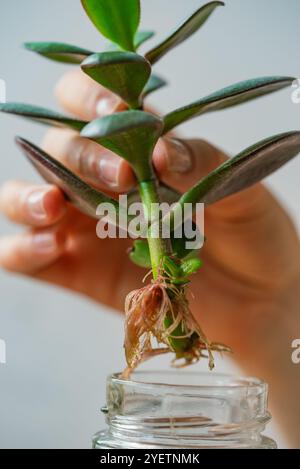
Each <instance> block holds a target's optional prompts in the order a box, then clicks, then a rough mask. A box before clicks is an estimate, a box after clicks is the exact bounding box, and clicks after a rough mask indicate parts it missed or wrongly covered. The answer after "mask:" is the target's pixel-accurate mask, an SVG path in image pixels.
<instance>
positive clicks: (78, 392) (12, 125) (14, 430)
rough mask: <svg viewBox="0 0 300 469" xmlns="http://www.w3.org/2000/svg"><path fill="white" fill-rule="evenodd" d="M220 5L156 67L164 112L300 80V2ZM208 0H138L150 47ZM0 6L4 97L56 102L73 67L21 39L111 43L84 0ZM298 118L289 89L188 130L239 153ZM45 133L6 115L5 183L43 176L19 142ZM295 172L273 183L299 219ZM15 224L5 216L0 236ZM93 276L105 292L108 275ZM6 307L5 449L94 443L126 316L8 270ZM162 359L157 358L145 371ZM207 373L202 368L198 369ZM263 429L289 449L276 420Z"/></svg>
mask: <svg viewBox="0 0 300 469" xmlns="http://www.w3.org/2000/svg"><path fill="white" fill-rule="evenodd" d="M225 1H226V8H220V9H217V10H216V12H215V13H214V14H213V15H212V17H211V19H210V20H209V21H208V23H207V24H206V25H205V26H204V27H203V29H201V31H200V32H199V33H198V34H197V35H195V36H193V37H192V38H191V39H190V40H189V41H188V42H186V43H184V44H183V45H181V46H180V47H179V48H178V49H176V50H174V51H172V52H171V53H169V54H168V55H167V56H165V57H164V58H163V59H162V60H161V61H160V62H159V63H158V65H157V69H158V71H159V73H160V74H161V75H163V76H165V77H166V78H168V80H169V82H170V86H169V87H168V88H166V89H164V90H162V91H159V92H158V93H157V94H155V96H153V98H152V103H153V105H156V106H157V108H158V109H160V110H162V111H169V110H172V109H173V108H176V107H178V106H180V105H183V104H187V103H189V102H191V101H193V100H195V99H197V98H199V97H202V96H204V95H206V94H208V93H210V92H212V91H215V90H217V89H219V88H222V87H224V86H226V85H229V84H231V83H234V82H237V81H240V80H244V79H247V78H253V77H256V76H263V75H290V76H296V77H298V76H300V69H299V67H300V64H299V60H296V59H299V41H300V32H299V18H300V2H299V0H289V1H288V2H287V1H285V0H251V1H249V0H248V1H247V0H243V1H241V0H225ZM202 3H204V2H202V1H200V0H185V1H182V0H172V2H170V1H168V0H151V2H150V1H149V0H148V1H147V0H142V7H143V9H142V12H143V16H142V28H143V29H154V30H156V31H157V37H156V38H155V39H153V40H152V44H154V42H155V41H157V40H158V39H160V38H163V36H164V35H165V34H167V33H168V32H169V31H170V30H172V28H174V27H175V26H176V25H177V23H178V22H180V21H181V20H182V19H184V18H185V17H186V16H187V15H188V14H189V13H191V12H192V11H193V10H194V9H196V8H198V7H199V5H201V4H202ZM0 12H1V30H0V38H1V40H0V58H1V61H0V64H1V65H0V79H4V80H5V81H6V84H7V100H8V101H24V102H29V103H35V104H39V105H42V106H45V107H48V106H49V107H55V106H56V103H55V101H54V98H53V93H52V91H53V85H54V84H55V82H56V81H57V80H58V79H59V77H60V76H61V74H62V73H64V71H66V70H67V69H68V67H67V66H65V65H59V64H55V63H53V62H50V61H47V60H45V59H42V58H39V57H38V56H36V55H35V54H32V53H30V52H26V51H25V50H24V49H22V47H21V44H22V43H23V42H26V41H39V40H41V41H47V40H51V41H61V42H68V43H70V44H75V45H79V46H82V47H86V48H88V49H91V50H99V51H100V50H102V49H103V46H104V44H105V41H104V40H103V39H102V37H100V36H99V34H98V32H97V30H96V29H95V28H94V26H93V25H92V24H90V22H89V20H88V18H87V16H86V15H85V14H84V12H83V10H82V8H81V5H80V1H79V0H76V1H74V0H52V1H51V2H48V1H46V0H23V1H22V2H21V1H20V0H10V1H9V2H4V1H3V0H1V1H0ZM149 44H150V43H149ZM150 45H151V44H150ZM147 47H149V46H148V45H147ZM299 117H300V104H298V105H296V104H293V103H292V101H291V90H289V89H288V90H285V91H282V92H280V93H277V94H274V95H271V96H269V97H265V98H263V99H261V100H259V101H255V102H252V103H249V104H246V105H243V106H241V107H238V108H234V109H233V110H228V111H224V112H219V113H216V114H211V115H208V116H204V117H201V118H198V119H196V120H194V121H192V122H190V123H188V124H185V125H184V126H182V127H181V132H182V135H186V136H197V137H203V138H205V139H209V140H211V141H212V142H214V143H215V144H216V145H218V146H220V147H222V148H224V149H225V150H226V151H227V152H229V153H230V154H234V153H236V152H238V151H240V150H241V149H243V148H246V147H247V146H248V145H250V144H252V143H254V142H256V141H258V140H260V139H262V138H264V137H267V136H270V135H273V134H276V133H280V132H283V131H287V130H295V129H299V125H300V123H299V122H300V119H299ZM44 131H45V129H44V128H43V127H42V126H38V125H34V124H31V123H28V122H26V121H23V120H19V119H17V118H12V117H9V116H2V115H0V135H1V138H0V142H1V146H0V153H1V158H0V180H1V181H0V182H1V183H2V182H3V181H5V180H6V179H9V178H20V179H28V180H38V177H37V175H36V174H35V173H34V172H33V170H32V169H31V167H30V165H29V164H28V163H27V162H26V161H25V159H24V158H23V157H22V156H21V155H20V153H19V151H18V150H17V149H16V147H15V146H14V143H13V138H14V136H15V135H16V134H18V135H22V136H25V137H28V138H29V139H31V140H32V141H33V142H36V143H38V142H39V141H40V139H41V137H42V135H43V133H44ZM299 172H300V159H299V158H298V159H297V160H295V161H292V162H291V163H290V164H288V165H287V166H286V167H285V168H284V169H282V170H281V171H280V172H278V173H276V174H274V175H273V176H271V177H270V178H269V179H268V181H267V183H268V185H269V186H270V187H271V189H272V190H274V191H275V192H276V194H277V195H278V197H279V198H280V199H281V201H282V202H283V204H284V205H285V206H286V207H287V208H288V210H289V211H290V213H291V214H292V216H293V217H294V220H295V222H296V223H297V225H298V226H300V211H299V196H300V185H299ZM16 229H18V228H16V227H12V226H11V225H9V224H8V223H7V222H6V221H5V220H3V219H1V220H0V234H1V235H3V234H5V233H9V232H12V231H13V230H16ZM141 276H142V271H141ZM97 281H98V282H99V288H101V278H99V279H98V280H97ZM0 302H1V308H0V339H4V340H5V341H6V346H7V363H6V365H1V364H0V447H1V448H89V447H90V444H91V436H92V435H93V433H95V432H96V431H98V430H100V429H102V428H103V427H104V419H103V417H102V416H101V414H100V408H101V406H102V405H103V404H104V402H105V379H106V376H107V375H108V374H109V373H111V372H114V371H119V370H120V369H121V368H122V367H123V366H124V359H123V350H122V341H123V322H122V317H121V316H119V315H118V314H117V313H116V312H114V311H109V310H108V309H107V308H102V307H101V306H99V305H97V304H93V303H91V302H89V301H87V300H86V299H84V298H82V297H80V296H76V295H73V294H70V293H69V292H67V291H63V290H60V289H57V288H53V287H50V286H48V285H43V284H37V283H34V282H33V281H31V280H28V279H24V278H21V277H16V276H13V275H9V274H7V273H2V272H1V273H0ZM167 362H168V360H167V359H159V360H158V361H156V362H155V363H152V364H151V365H150V367H154V366H157V367H163V366H166V364H167ZM217 366H218V370H219V371H230V372H237V370H236V369H235V368H234V366H233V365H232V364H231V363H230V362H229V360H227V359H226V360H225V359H218V363H217ZM148 367H149V365H148ZM205 368H206V363H204V364H199V365H197V368H196V369H199V370H200V369H205ZM267 433H268V435H270V436H272V437H274V438H275V439H276V440H277V442H278V443H279V446H280V447H285V445H286V443H285V441H284V439H283V437H282V435H281V434H280V431H279V429H278V428H277V426H276V422H274V421H273V422H272V424H271V425H270V426H269V427H268V432H267Z"/></svg>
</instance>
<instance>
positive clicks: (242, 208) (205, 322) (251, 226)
mask: <svg viewBox="0 0 300 469" xmlns="http://www.w3.org/2000/svg"><path fill="white" fill-rule="evenodd" d="M56 94H57V97H58V99H59V101H60V104H61V105H62V106H63V107H64V108H65V109H66V110H67V111H68V112H71V113H72V114H74V115H75V116H77V117H79V118H82V119H86V120H91V119H93V118H95V117H96V116H97V115H99V114H107V113H111V112H114V111H117V110H121V109H122V108H124V106H123V104H122V103H121V102H120V101H119V100H118V99H117V98H116V97H114V96H113V95H112V94H110V93H109V92H108V91H106V90H104V89H103V88H101V87H100V86H98V85H97V84H96V83H95V82H93V81H91V80H90V79H89V78H88V77H86V76H85V75H83V74H82V73H81V72H77V71H76V72H71V73H68V74H67V75H66V76H65V77H64V78H63V79H62V80H61V81H60V82H59V84H58V86H57V88H56ZM44 149H45V150H46V151H47V152H48V153H50V154H51V155H53V156H54V157H56V158H57V159H59V160H60V161H62V162H63V163H64V164H65V165H66V166H68V167H69V168H70V169H72V170H73V171H74V172H76V173H78V174H79V175H80V176H81V177H83V178H85V179H86V180H87V181H89V182H90V183H93V184H94V185H95V186H97V187H99V188H101V189H102V190H104V191H106V192H108V193H120V192H125V191H128V190H129V189H130V188H131V187H133V185H134V183H135V179H134V175H133V173H132V170H131V168H130V167H129V165H128V164H127V162H125V161H124V160H121V159H120V158H119V157H118V156H116V155H114V154H112V153H111V152H109V151H107V150H106V149H104V148H102V147H100V146H99V145H97V144H96V143H93V142H89V141H86V140H85V139H82V138H80V137H79V136H78V135H77V134H76V133H74V132H72V131H65V130H51V131H50V132H48V134H47V135H46V138H45V141H44ZM225 159H226V156H225V155H224V154H223V152H222V151H220V150H218V149H216V148H215V147H213V146H211V145H210V144H209V143H207V142H205V141H203V140H186V141H184V143H182V141H180V140H176V139H173V138H165V139H162V140H160V141H159V143H158V145H157V146H156V149H155V152H154V156H153V163H154V167H155V169H156V171H157V173H158V174H159V177H160V178H161V179H162V180H163V181H164V182H166V183H167V184H169V185H171V186H172V187H174V188H175V189H177V190H179V191H185V190H187V189H188V188H189V187H191V185H193V184H195V183H196V181H198V180H199V179H200V178H201V177H203V176H204V175H206V174H207V173H208V172H210V171H211V170H213V169H214V168H215V167H217V166H218V165H219V164H221V163H222V162H223V161H224V160H225ZM0 209H1V211H2V212H3V213H4V214H5V215H6V216H7V217H8V218H10V219H11V220H12V221H14V222H17V223H21V224H24V225H26V226H28V227H29V228H28V229H27V231H26V232H25V233H24V234H21V235H16V236H10V237H6V238H3V239H2V240H1V242H0V264H1V265H2V266H3V267H4V268H5V269H7V270H10V271H13V272H19V273H22V274H27V275H30V276H32V277H34V278H37V279H41V280H45V281H48V282H51V283H55V284H57V285H60V286H63V287H66V288H69V289H71V290H73V291H76V292H79V293H82V294H85V295H87V296H88V297H89V298H92V299H93V300H96V301H98V302H101V303H104V304H106V305H108V306H111V307H114V308H116V309H119V310H123V305H124V298H125V296H126V294H127V293H128V292H130V291H131V290H133V289H135V288H139V287H140V286H141V280H142V278H143V276H144V271H143V270H141V269H140V268H138V267H136V266H134V265H133V264H132V263H131V262H130V261H129V259H128V255H127V249H128V247H129V246H130V245H131V243H132V241H131V240H118V239H107V240H99V239H98V238H97V237H96V232H95V231H96V222H95V220H92V219H90V218H88V217H86V216H84V215H82V214H81V213H79V212H78V211H77V210H76V209H74V208H73V207H71V206H69V205H68V204H67V203H66V201H65V200H64V198H63V195H62V193H61V192H60V190H59V189H57V188H56V187H53V186H50V185H46V184H45V185H39V186H35V185H32V184H29V183H24V182H16V181H15V182H8V183H6V184H5V186H4V187H3V188H2V190H1V194H0ZM205 217H206V218H205V235H206V238H207V242H206V244H205V246H204V248H203V250H202V251H201V258H202V259H203V262H204V266H203V267H202V268H201V270H200V272H199V273H198V274H197V275H195V276H194V277H193V282H192V291H193V292H194V295H195V298H194V299H193V298H191V307H192V311H193V314H194V315H195V317H196V318H197V319H198V320H199V322H200V323H201V326H202V328H203V329H204V331H205V332H206V334H207V336H208V337H209V338H210V339H211V340H213V341H220V342H223V343H226V344H227V345H229V346H231V347H232V348H233V350H234V352H235V354H234V356H235V357H236V359H237V360H238V361H239V363H240V364H241V365H243V366H245V367H247V368H248V369H251V371H252V370H253V371H255V370H264V367H263V363H264V361H263V360H264V358H263V356H262V357H261V362H259V360H260V353H261V351H262V350H264V344H265V339H266V335H264V334H267V333H268V345H267V346H266V347H269V350H270V352H268V354H269V355H270V356H271V355H272V354H273V352H274V350H275V348H278V349H280V347H279V344H276V342H274V341H275V340H276V339H275V338H276V337H277V334H278V333H279V330H281V329H280V328H281V327H282V321H283V320H284V321H288V318H284V311H282V307H280V305H282V304H283V305H284V304H285V303H284V302H285V299H286V298H289V299H291V298H293V297H296V298H298V296H297V295H298V288H299V278H300V274H299V265H300V262H299V260H300V249H299V239H298V236H297V233H296V231H295V228H294V226H293V224H292V222H291V220H290V219H289V216H288V215H287V213H286V212H285V211H284V209H283V208H282V207H281V206H280V204H279V203H278V202H277V201H276V199H275V198H274V197H273V196H272V194H271V193H270V192H269V191H268V190H267V189H266V188H265V187H264V186H263V185H262V184H257V185H255V186H254V187H252V188H250V189H248V190H245V191H243V192H241V193H239V194H236V195H234V196H231V197H228V198H227V199H225V200H223V201H221V202H219V203H217V204H215V205H213V206H211V207H208V208H207V209H206V215H205ZM297 306H298V307H299V301H298V305H297ZM279 318H280V319H279ZM283 318H284V319H283ZM274 324H280V326H276V327H273V326H274ZM298 324H299V323H298ZM273 329H274V331H275V332H274V334H275V336H274V340H273V339H272V337H273V335H274V334H273V333H272V330H273ZM270 337H271V338H270ZM275 355H276V354H275ZM263 372H264V371H263Z"/></svg>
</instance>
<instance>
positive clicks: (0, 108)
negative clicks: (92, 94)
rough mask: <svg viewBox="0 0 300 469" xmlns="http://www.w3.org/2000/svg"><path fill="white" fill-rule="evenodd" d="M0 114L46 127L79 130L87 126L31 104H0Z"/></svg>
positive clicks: (83, 122) (82, 122)
mask: <svg viewBox="0 0 300 469" xmlns="http://www.w3.org/2000/svg"><path fill="white" fill-rule="evenodd" d="M0 112H5V113H7V114H14V115H16V116H20V117H25V118H28V119H31V120H34V121H37V122H39V123H42V124H46V125H53V126H56V127H69V128H71V129H73V130H81V129H83V127H84V126H85V125H86V124H87V122H85V121H80V120H78V119H73V118H71V117H67V116H64V115H62V114H59V113H57V112H54V111H50V110H49V109H44V108H42V107H38V106H32V105H31V104H23V103H0Z"/></svg>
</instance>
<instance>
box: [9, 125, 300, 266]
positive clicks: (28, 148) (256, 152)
mask: <svg viewBox="0 0 300 469" xmlns="http://www.w3.org/2000/svg"><path fill="white" fill-rule="evenodd" d="M17 143H18V145H19V146H20V147H21V148H22V150H23V151H24V152H25V153H26V155H27V157H28V158H29V159H30V161H31V162H32V163H33V164H34V166H35V167H36V169H37V170H38V171H39V172H40V174H41V175H42V176H43V177H44V178H45V179H46V180H47V181H48V182H50V183H53V184H56V185H58V186H59V187H60V188H61V189H62V190H63V191H64V193H65V194H66V196H67V197H68V199H69V200H70V201H71V202H73V203H74V204H75V205H76V206H77V207H78V208H79V209H80V210H81V211H82V212H84V213H86V214H88V215H90V216H93V217H95V216H96V209H97V207H98V205H99V203H101V202H110V203H112V204H114V206H115V207H116V208H117V209H118V204H117V202H116V201H114V200H113V199H111V198H109V197H107V196H106V195H104V194H102V193H101V192H99V191H96V190H95V189H93V188H91V187H90V186H89V185H88V184H86V183H85V182H83V181H82V180H81V179H79V178H78V177H77V176H75V175H74V174H73V173H71V172H70V171H69V170H68V169H66V168H65V167H64V166H63V165H62V164H61V163H59V162H58V161H57V160H55V159H54V158H52V157H51V156H49V155H47V154H46V153H45V152H43V151H42V150H40V149H39V148H37V147H36V146H34V145H32V144H31V143H29V142H27V141H26V140H23V139H17ZM299 152H300V132H297V131H295V132H288V133H284V134H280V135H275V136H274V137H271V138H268V139H266V140H263V141H261V142H259V143H257V144H256V145H253V146H251V147H249V148H248V149H246V150H245V151H243V152H242V153H240V154H238V155H237V156H236V157H234V158H231V159H229V160H228V161H227V162H226V163H224V164H223V165H221V166H220V167H219V168H217V169H216V170H214V171H213V172H212V173H210V174H209V175H208V176H206V177H205V178H203V179H202V180H201V181H199V183H198V184H196V185H195V186H194V187H193V188H192V189H190V190H189V191H188V192H186V193H185V194H184V195H183V196H182V197H181V198H180V200H179V202H178V204H177V206H176V207H175V208H174V210H173V211H172V212H171V213H170V214H169V215H168V216H167V217H165V218H164V220H163V222H164V223H169V222H170V223H172V220H173V219H174V218H175V212H176V210H179V209H180V210H181V209H182V207H183V206H184V204H185V203H191V204H192V205H193V206H194V207H195V205H196V203H198V202H202V203H206V204H213V203H215V202H217V201H219V200H221V199H223V198H225V197H227V196H229V195H232V194H234V193H236V192H238V191H241V190H243V189H246V188H248V187H250V186H251V185H252V184H255V183H257V182H259V181H260V180H261V179H263V178H264V177H266V176H268V175H269V174H271V173H272V172H273V171H275V170H277V169H278V168H280V167H281V166H283V165H284V164H285V163H287V162H288V161H290V160H291V159H292V158H294V157H295V156H296V155H297V154H298V153H299ZM184 241H185V240H184V239H183V240H181V239H178V240H173V242H176V243H177V245H173V248H174V251H175V252H177V253H178V255H179V257H181V258H184V257H185V256H186V255H187V252H185V251H184ZM131 258H132V260H133V261H134V262H135V263H137V264H138V265H141V266H145V267H146V266H148V265H149V253H148V251H147V245H146V244H145V243H144V242H143V241H139V242H137V243H136V244H135V248H134V250H133V251H132V253H131Z"/></svg>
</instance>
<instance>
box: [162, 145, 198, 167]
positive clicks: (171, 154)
mask: <svg viewBox="0 0 300 469" xmlns="http://www.w3.org/2000/svg"><path fill="white" fill-rule="evenodd" d="M165 146H166V152H165V157H166V163H167V169H168V170H169V171H172V172H176V173H186V172H187V171H189V170H190V169H191V168H192V157H191V153H190V151H189V149H188V148H187V147H186V145H185V144H184V143H182V142H181V141H180V140H175V139H169V140H167V141H165Z"/></svg>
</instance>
